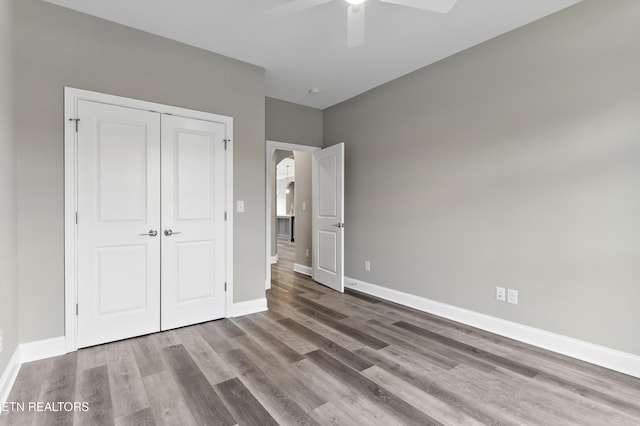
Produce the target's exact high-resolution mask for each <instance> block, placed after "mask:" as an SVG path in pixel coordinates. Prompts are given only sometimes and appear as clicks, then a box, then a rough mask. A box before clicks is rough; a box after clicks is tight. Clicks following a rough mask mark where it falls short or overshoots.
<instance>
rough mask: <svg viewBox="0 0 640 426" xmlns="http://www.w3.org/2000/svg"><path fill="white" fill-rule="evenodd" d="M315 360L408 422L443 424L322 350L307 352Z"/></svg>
mask: <svg viewBox="0 0 640 426" xmlns="http://www.w3.org/2000/svg"><path fill="white" fill-rule="evenodd" d="M306 356H307V357H308V358H309V359H311V360H312V361H313V362H315V363H316V364H318V366H320V367H321V368H323V369H325V370H326V371H327V372H328V373H329V374H332V375H334V376H335V377H339V378H340V379H341V380H342V381H345V382H347V383H349V385H351V386H352V387H354V388H355V389H357V390H358V391H359V392H361V393H362V394H363V395H364V396H365V397H367V398H369V399H370V400H372V401H373V402H374V403H376V404H378V405H380V406H381V407H382V408H383V409H384V410H386V411H390V412H392V413H393V414H394V415H395V416H396V417H398V418H400V419H402V420H403V421H405V422H406V423H407V424H420V425H441V424H442V423H440V422H439V421H437V420H435V419H434V418H432V417H431V416H429V415H427V414H425V413H423V412H422V411H420V410H418V409H417V408H415V407H414V406H412V405H411V404H409V403H407V402H406V401H404V400H402V399H400V398H398V397H397V396H395V395H394V394H393V393H391V392H389V391H387V390H386V389H385V388H383V387H381V386H379V385H378V384H376V383H375V382H373V381H372V380H370V379H368V378H367V377H365V376H363V375H362V374H360V372H358V371H355V370H353V369H352V368H350V367H349V366H347V365H345V364H343V363H342V362H340V361H338V360H337V359H335V358H333V357H332V356H330V355H328V354H327V353H326V352H323V351H322V350H320V349H319V350H317V351H313V352H310V353H308V354H306Z"/></svg>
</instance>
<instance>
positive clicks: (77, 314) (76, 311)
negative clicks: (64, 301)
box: [76, 303, 78, 316]
mask: <svg viewBox="0 0 640 426" xmlns="http://www.w3.org/2000/svg"><path fill="white" fill-rule="evenodd" d="M76 316H78V304H77V303H76Z"/></svg>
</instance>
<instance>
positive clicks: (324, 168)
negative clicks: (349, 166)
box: [311, 143, 344, 293]
mask: <svg viewBox="0 0 640 426" xmlns="http://www.w3.org/2000/svg"><path fill="white" fill-rule="evenodd" d="M311 185H312V213H313V219H312V225H311V226H312V233H313V237H312V242H313V256H314V259H313V279H314V280H315V281H317V282H319V283H320V284H323V285H326V286H327V287H329V288H332V289H334V290H336V291H339V292H340V293H344V143H339V144H337V145H333V146H330V147H329V148H325V149H323V150H320V151H316V152H314V153H313V161H312V184H311Z"/></svg>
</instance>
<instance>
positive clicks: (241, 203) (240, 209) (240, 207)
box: [236, 200, 244, 213]
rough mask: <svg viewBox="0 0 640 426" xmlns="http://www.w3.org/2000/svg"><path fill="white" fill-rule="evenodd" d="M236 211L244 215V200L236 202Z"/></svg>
mask: <svg viewBox="0 0 640 426" xmlns="http://www.w3.org/2000/svg"><path fill="white" fill-rule="evenodd" d="M236 211H237V212H238V213H244V200H238V203H237V206H236Z"/></svg>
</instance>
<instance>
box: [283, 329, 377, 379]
mask: <svg viewBox="0 0 640 426" xmlns="http://www.w3.org/2000/svg"><path fill="white" fill-rule="evenodd" d="M280 324H282V325H284V326H285V327H287V328H288V329H290V330H291V331H293V332H294V333H297V334H298V335H299V336H301V337H304V338H305V339H307V340H308V341H310V342H313V343H314V344H316V345H317V346H318V347H319V348H322V349H324V350H325V351H327V352H329V353H331V354H332V355H334V356H335V357H336V358H338V359H340V360H341V361H343V362H345V363H346V364H347V365H349V366H351V367H353V368H355V369H356V370H359V371H362V370H366V369H367V368H369V367H372V366H373V364H371V363H369V362H368V361H366V360H364V359H362V358H361V357H359V356H358V355H356V354H355V353H353V352H351V351H349V350H348V349H346V348H344V347H343V346H340V345H338V344H336V343H335V342H334V341H332V340H329V339H327V338H326V337H324V336H322V335H321V334H318V333H316V332H315V331H313V330H311V329H309V328H307V327H305V326H304V325H302V324H300V323H298V322H296V321H294V320H292V319H291V318H287V319H283V320H281V321H280Z"/></svg>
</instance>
